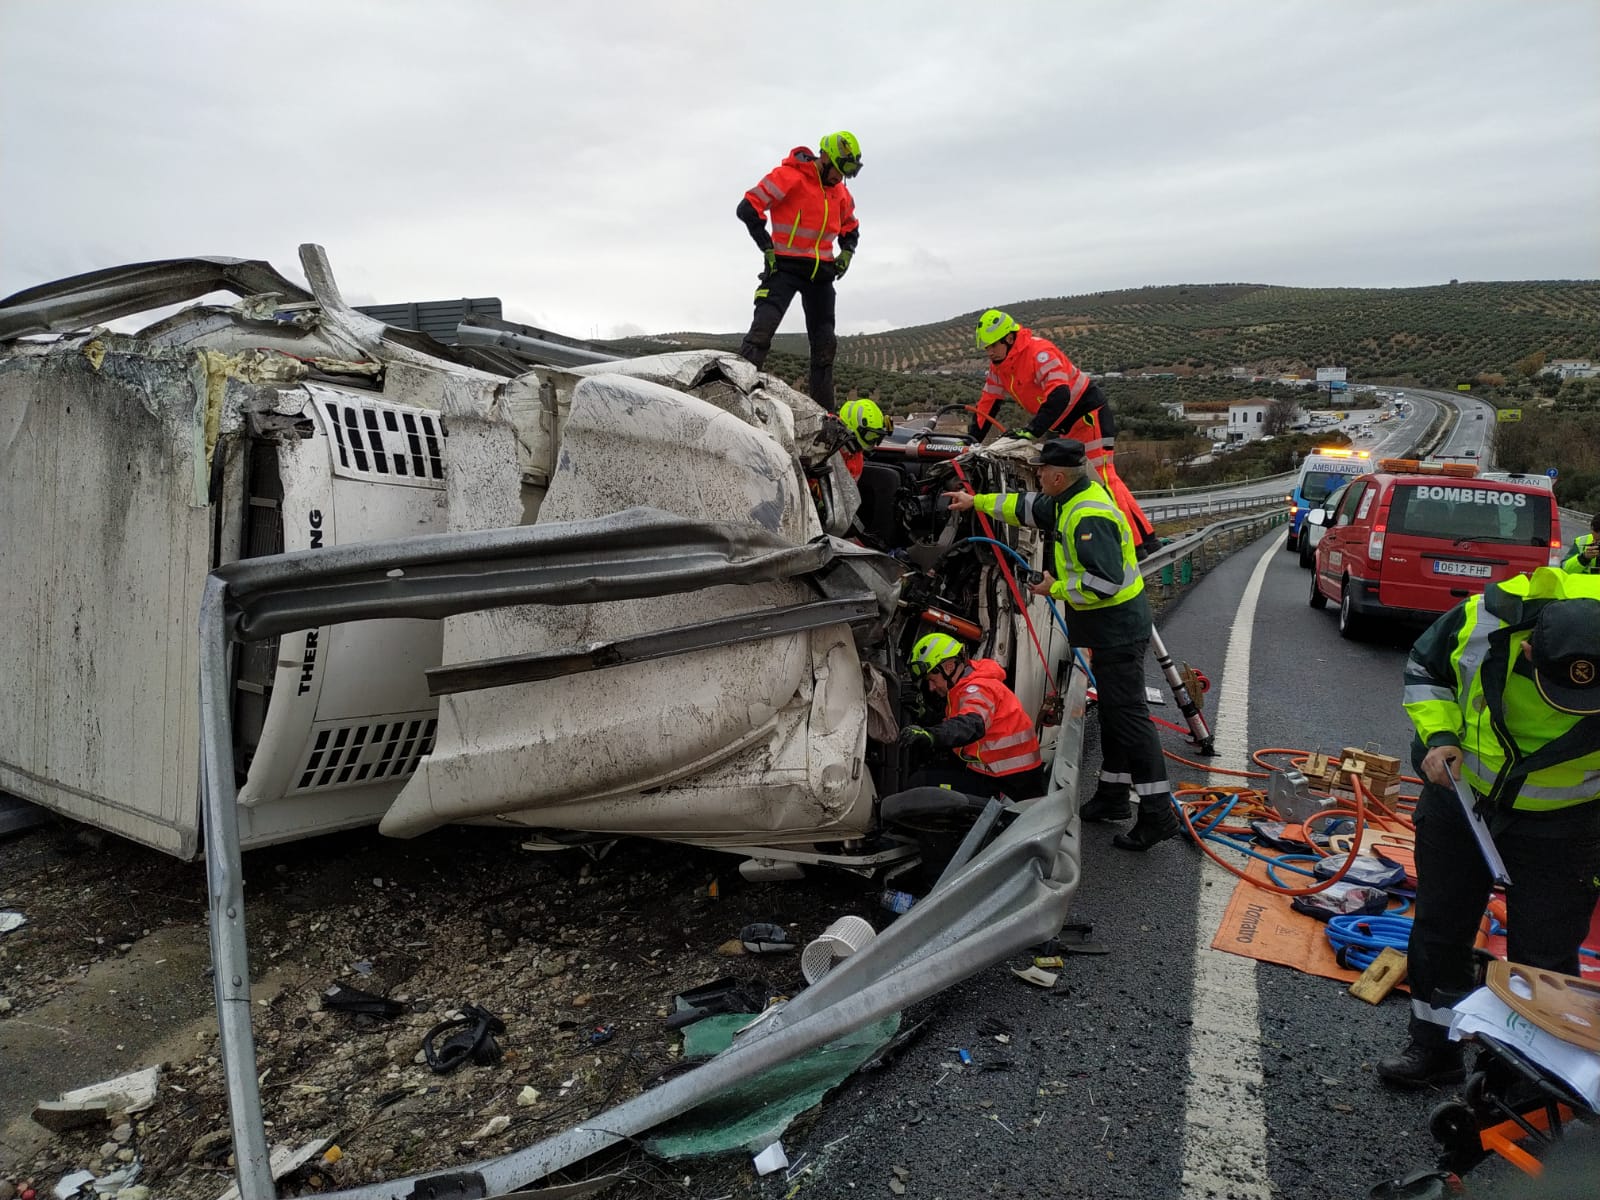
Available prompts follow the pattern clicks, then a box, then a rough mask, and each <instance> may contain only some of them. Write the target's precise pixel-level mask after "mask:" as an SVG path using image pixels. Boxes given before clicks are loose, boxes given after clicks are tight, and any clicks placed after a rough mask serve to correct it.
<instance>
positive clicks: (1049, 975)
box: [1011, 967, 1061, 988]
mask: <svg viewBox="0 0 1600 1200" xmlns="http://www.w3.org/2000/svg"><path fill="white" fill-rule="evenodd" d="M1011 973H1012V974H1013V975H1015V976H1016V977H1017V978H1018V979H1020V980H1022V982H1023V983H1031V984H1033V986H1034V987H1041V988H1051V987H1055V985H1056V980H1057V979H1059V978H1061V977H1060V976H1059V975H1057V974H1056V973H1055V972H1054V971H1044V970H1041V969H1040V968H1038V967H1028V968H1026V969H1024V970H1018V969H1017V968H1016V967H1012V968H1011Z"/></svg>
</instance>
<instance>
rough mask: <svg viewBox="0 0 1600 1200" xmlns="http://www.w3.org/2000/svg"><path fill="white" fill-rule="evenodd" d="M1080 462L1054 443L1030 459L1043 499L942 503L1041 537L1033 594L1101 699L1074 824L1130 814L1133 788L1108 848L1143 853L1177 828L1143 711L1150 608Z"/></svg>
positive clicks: (1127, 539) (1111, 506) (1128, 547)
mask: <svg viewBox="0 0 1600 1200" xmlns="http://www.w3.org/2000/svg"><path fill="white" fill-rule="evenodd" d="M1085 457H1086V455H1085V451H1084V447H1083V443H1082V442H1079V441H1075V440H1073V439H1070V438H1056V439H1052V440H1051V441H1048V442H1045V443H1044V445H1042V446H1041V447H1040V448H1039V452H1038V455H1037V456H1036V457H1035V458H1034V460H1033V462H1034V465H1035V466H1037V467H1038V470H1039V486H1040V487H1041V488H1043V489H1044V490H1043V491H1042V492H1020V493H1019V492H1008V493H1006V494H1004V495H997V494H989V495H979V496H970V495H968V494H967V493H965V492H946V493H945V497H946V498H947V499H948V500H949V501H950V507H951V508H953V509H955V510H957V511H958V512H966V511H968V510H969V509H976V510H977V511H978V512H981V513H984V514H985V515H987V516H991V517H998V518H1000V520H1002V521H1004V522H1005V523H1006V524H1008V525H1022V526H1035V527H1037V528H1039V529H1041V530H1044V531H1046V536H1047V537H1048V538H1049V539H1050V542H1051V547H1052V548H1051V551H1050V553H1051V555H1052V561H1053V562H1054V564H1055V572H1054V575H1053V576H1052V575H1051V574H1050V573H1046V575H1045V577H1044V579H1043V581H1042V582H1040V583H1038V584H1035V585H1034V586H1033V588H1032V589H1031V590H1032V591H1033V593H1034V594H1035V595H1038V596H1049V597H1050V598H1052V599H1054V600H1060V601H1062V602H1063V603H1065V604H1066V606H1067V608H1068V609H1070V610H1071V619H1070V620H1069V621H1068V622H1067V626H1068V632H1069V635H1070V640H1071V642H1072V645H1073V646H1075V647H1081V648H1083V649H1086V650H1092V651H1093V652H1094V662H1093V665H1092V669H1093V671H1094V679H1095V687H1096V688H1097V689H1098V691H1099V694H1100V698H1099V712H1100V742H1101V756H1102V762H1101V767H1100V781H1099V784H1098V786H1097V787H1096V788H1095V793H1094V795H1093V796H1092V797H1090V799H1089V801H1088V803H1086V804H1085V805H1083V807H1082V808H1080V809H1079V810H1078V816H1079V817H1080V818H1082V819H1083V820H1085V821H1121V820H1126V819H1127V818H1128V817H1129V816H1132V815H1133V814H1132V813H1131V812H1130V811H1129V805H1128V791H1129V789H1130V788H1131V789H1132V790H1133V792H1134V794H1135V795H1137V796H1138V799H1139V808H1138V820H1137V821H1135V822H1134V825H1133V828H1132V829H1130V830H1129V831H1128V832H1127V833H1119V834H1117V836H1116V837H1115V838H1113V839H1112V845H1114V846H1117V847H1118V848H1120V849H1123V850H1148V849H1150V847H1151V846H1154V845H1155V844H1156V843H1158V842H1162V841H1165V840H1166V839H1167V838H1169V837H1173V836H1175V835H1176V834H1177V833H1179V832H1180V831H1181V830H1182V829H1183V823H1182V822H1181V821H1179V820H1178V815H1177V813H1176V812H1175V811H1174V809H1173V799H1172V784H1171V782H1170V781H1168V779H1167V771H1166V763H1165V760H1164V759H1163V758H1162V755H1161V738H1160V736H1159V735H1158V734H1157V733H1156V727H1155V726H1154V725H1153V724H1151V722H1150V710H1149V709H1148V708H1147V707H1146V702H1145V694H1144V658H1145V654H1146V653H1147V652H1148V650H1149V646H1150V633H1151V619H1150V601H1149V599H1148V598H1147V597H1146V596H1145V594H1144V576H1143V575H1141V574H1140V573H1139V564H1138V559H1137V558H1136V556H1135V554H1134V543H1133V533H1132V531H1131V530H1130V529H1129V527H1128V520H1127V518H1126V517H1125V516H1123V514H1122V510H1121V509H1119V508H1118V507H1117V506H1116V504H1115V503H1113V502H1112V499H1111V496H1110V493H1108V492H1107V491H1106V489H1105V488H1103V487H1102V486H1101V485H1100V484H1099V483H1097V482H1095V481H1094V480H1093V479H1091V478H1090V477H1089V475H1088V473H1087V471H1086V470H1085V467H1084V463H1085Z"/></svg>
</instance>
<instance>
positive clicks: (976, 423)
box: [967, 308, 1161, 557]
mask: <svg viewBox="0 0 1600 1200" xmlns="http://www.w3.org/2000/svg"><path fill="white" fill-rule="evenodd" d="M977 337H978V349H980V350H983V351H985V352H987V354H988V355H989V377H988V378H987V379H986V380H984V384H983V395H982V396H981V397H980V398H979V400H978V411H977V414H976V415H975V416H974V417H973V418H972V421H971V423H970V425H969V426H968V430H967V431H968V432H969V433H970V434H971V435H972V436H973V437H982V436H983V435H984V434H985V432H987V426H988V425H989V424H991V423H992V414H993V412H994V410H995V407H996V406H997V405H998V404H999V403H1000V402H1001V401H1002V400H1004V399H1005V398H1006V396H1007V395H1008V394H1009V395H1010V396H1011V398H1012V399H1014V400H1015V401H1016V402H1017V403H1018V404H1020V405H1022V407H1023V408H1025V409H1027V410H1028V413H1029V415H1030V418H1031V419H1030V420H1029V421H1028V424H1027V425H1026V426H1025V427H1024V428H1022V429H1018V430H1014V431H1013V432H1014V433H1015V434H1016V436H1018V437H1026V438H1044V437H1064V438H1071V439H1073V440H1074V441H1078V442H1082V443H1083V445H1084V449H1085V450H1086V451H1087V452H1088V455H1089V469H1090V473H1091V477H1092V478H1094V479H1095V480H1097V481H1098V482H1099V483H1100V485H1101V486H1102V487H1104V488H1105V489H1106V491H1108V492H1110V493H1111V498H1112V499H1113V500H1115V501H1116V502H1117V507H1118V508H1120V509H1121V510H1122V515H1123V516H1125V517H1127V518H1128V525H1129V527H1130V528H1131V529H1132V530H1133V540H1134V545H1135V546H1137V547H1138V549H1139V553H1140V555H1141V557H1142V556H1143V555H1145V554H1149V553H1150V552H1151V551H1153V550H1155V549H1157V548H1158V547H1159V546H1160V544H1161V543H1160V541H1159V539H1157V538H1156V535H1155V529H1154V527H1153V526H1152V525H1151V524H1150V518H1149V517H1147V516H1145V515H1144V510H1143V509H1142V508H1140V507H1139V502H1138V501H1137V500H1135V499H1134V498H1133V493H1132V492H1130V491H1129V490H1128V485H1127V484H1125V483H1123V482H1122V476H1120V475H1118V474H1117V468H1116V462H1115V457H1114V450H1115V447H1116V441H1117V424H1116V420H1115V419H1114V418H1113V417H1112V415H1111V406H1110V405H1109V404H1107V403H1106V398H1105V396H1104V394H1103V393H1102V392H1101V391H1100V388H1099V385H1097V384H1096V383H1095V382H1094V381H1093V380H1092V379H1090V378H1089V377H1088V376H1087V375H1085V374H1084V373H1083V372H1082V371H1080V370H1078V368H1077V366H1076V365H1074V363H1073V361H1072V360H1071V359H1070V358H1068V357H1067V356H1066V355H1065V354H1064V353H1062V351H1061V349H1060V348H1059V347H1057V346H1056V345H1055V343H1053V342H1051V341H1048V340H1047V339H1045V338H1042V337H1040V336H1039V335H1038V334H1036V333H1034V332H1033V330H1031V329H1024V328H1023V327H1022V326H1021V325H1018V324H1017V323H1016V321H1015V320H1013V319H1012V318H1011V315H1010V314H1009V313H1003V312H1001V311H1000V310H999V309H997V308H991V309H990V310H989V311H988V312H986V313H984V314H983V316H982V317H980V318H978V335H977Z"/></svg>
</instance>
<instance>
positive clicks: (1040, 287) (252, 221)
mask: <svg viewBox="0 0 1600 1200" xmlns="http://www.w3.org/2000/svg"><path fill="white" fill-rule="evenodd" d="M1597 63H1600V3H1597V0H1571V2H1567V0H1492V2H1478V0H1436V2H1426V0H1375V2H1370V3H1369V2H1365V0H1234V2H1230V3H1224V2H1207V0H1110V2H1106V3H1088V2H1083V0H1056V2H1051V3H1029V2H1027V0H1011V2H1009V3H1000V4H985V3H982V2H981V0H966V2H962V3H947V2H945V0H922V2H917V3H913V2H909V0H905V2H900V0H895V2H891V0H870V2H869V0H858V2H856V3H834V2H832V0H811V2H809V3H806V4H802V5H798V6H796V5H793V4H764V3H751V2H750V0H738V2H736V3H735V2H728V3H723V2H719V0H655V2H637V3H635V2H632V0H629V2H617V0H587V2H586V3H571V2H567V3H534V2H526V3H513V2H511V0H501V2H494V0H450V2H448V3H447V2H445V0H434V2H432V3H411V2H409V0H382V2H381V3H379V2H374V0H271V2H270V3H257V2H255V0H231V2H229V3H218V2H216V0H205V2H191V0H118V2H110V0H82V2H79V3H64V2H59V0H0V295H6V294H10V293H11V292H13V291H16V290H18V289H21V288H24V287H28V286H32V285H33V284H36V283H41V282H44V281H46V280H50V279H55V278H59V277H61V276H64V275H70V274H74V273H77V272H80V271H87V270H91V269H94V268H98V267H106V266H113V265H117V264H122V263H129V262H138V261H143V260H148V259H155V258H167V257H177V256H184V255H194V254H212V255H228V256H235V257H247V258H265V259H268V260H270V261H271V262H272V263H274V265H276V266H277V267H278V268H279V269H280V270H281V271H283V272H285V273H286V274H290V275H291V276H293V277H295V278H300V272H299V265H298V261H297V258H296V247H297V246H298V244H299V243H301V242H305V241H315V242H320V243H321V244H322V245H324V246H325V247H326V248H327V250H328V253H329V256H330V258H331V260H332V263H333V267H334V270H335V272H336V274H337V276H338V278H339V279H340V281H341V283H342V284H343V287H344V290H345V294H346V296H347V297H348V298H350V299H351V300H352V301H354V302H356V303H370V302H393V301H403V300H427V299H443V298H450V297H458V296H463V295H473V296H488V295H493V296H499V297H501V298H502V299H503V300H504V301H505V307H506V315H507V317H509V318H510V319H513V320H520V321H524V322H527V323H530V324H535V325H540V326H544V327H547V328H551V329H555V330H558V331H560V332H564V333H568V334H572V335H574V336H591V335H596V334H598V335H600V336H610V335H615V334H618V333H622V332H639V331H648V332H665V331H671V330H685V329H692V330H712V331H733V330H742V329H743V328H744V327H745V325H746V324H747V323H748V320H749V311H750V308H749V306H750V293H751V290H752V289H753V287H754V285H755V275H756V271H757V269H758V267H759V265H760V256H759V254H758V253H757V251H756V249H755V247H754V246H753V244H752V243H751V242H750V240H749V238H748V236H747V234H746V232H745V230H744V227H743V226H742V225H741V224H740V223H739V222H738V220H737V219H736V218H735V216H734V208H735V206H736V205H737V204H738V201H739V198H740V196H741V195H742V194H743V192H744V191H745V189H747V188H749V187H751V186H753V185H754V184H755V183H756V182H757V181H758V180H760V179H761V177H762V176H763V175H764V174H765V173H766V172H767V171H768V170H769V169H770V168H771V167H773V166H774V165H775V164H776V163H777V162H778V161H779V160H780V159H781V158H782V157H783V156H784V154H785V153H787V152H788V150H789V149H790V147H792V146H795V145H802V144H803V145H808V146H812V147H814V146H815V145H816V142H817V139H818V138H819V137H820V136H821V135H822V134H823V133H825V132H828V131H830V130H834V129H839V128H846V129H850V130H852V131H854V132H855V133H856V134H857V135H858V136H859V138H860V139H861V145H862V156H863V160H864V164H865V165H864V169H863V171H862V173H861V175H860V177H859V179H858V180H857V181H856V182H855V183H854V184H853V185H852V190H853V191H854V193H855V196H856V202H857V207H858V211H859V214H860V217H861V227H862V236H861V247H860V252H859V254H858V256H857V259H856V262H855V264H854V266H853V269H852V270H851V273H850V275H849V276H848V278H847V279H845V280H844V281H843V282H842V283H841V284H840V295H839V320H840V327H841V329H842V330H843V331H845V332H862V331H871V330H879V329H888V328H894V327H898V326H904V325H912V324H919V323H923V322H928V321H936V320H941V319H943V318H946V317H950V316H953V315H955V314H957V313H961V312H965V311H968V310H972V309H979V308H985V307H988V306H990V305H994V304H1004V303H1007V302H1010V301H1015V300H1022V299H1029V298H1034V297H1039V296H1053V295H1064V294H1075V293H1079V292H1086V291H1096V290H1100V289H1107V288H1121V287H1137V286H1141V285H1144V284H1165V283H1209V282H1225V281H1248V282H1259V283H1274V284H1289V285H1315V286H1377V287H1390V286H1396V287H1399V286H1411V285H1420V284H1431V283H1440V282H1444V281H1446V280H1448V279H1451V278H1459V279H1551V278H1595V277H1597V276H1600V69H1597V66H1596V64H1597ZM801 327H802V325H801V315H800V312H799V305H798V304H796V305H795V306H794V310H793V311H792V312H791V314H790V316H789V319H788V321H787V322H786V324H785V329H800V328H801Z"/></svg>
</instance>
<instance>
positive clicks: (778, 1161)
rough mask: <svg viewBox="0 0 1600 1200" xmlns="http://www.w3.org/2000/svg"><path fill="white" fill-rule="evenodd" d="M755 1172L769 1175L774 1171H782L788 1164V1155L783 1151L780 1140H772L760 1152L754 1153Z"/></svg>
mask: <svg viewBox="0 0 1600 1200" xmlns="http://www.w3.org/2000/svg"><path fill="white" fill-rule="evenodd" d="M755 1164H756V1174H757V1175H771V1174H772V1173H773V1172H774V1171H782V1170H784V1169H785V1168H786V1167H788V1165H789V1156H788V1155H787V1154H785V1153H784V1152H783V1143H782V1142H773V1143H772V1145H770V1146H768V1147H767V1148H766V1149H765V1150H763V1151H762V1152H761V1153H760V1154H758V1155H756V1158H755Z"/></svg>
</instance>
